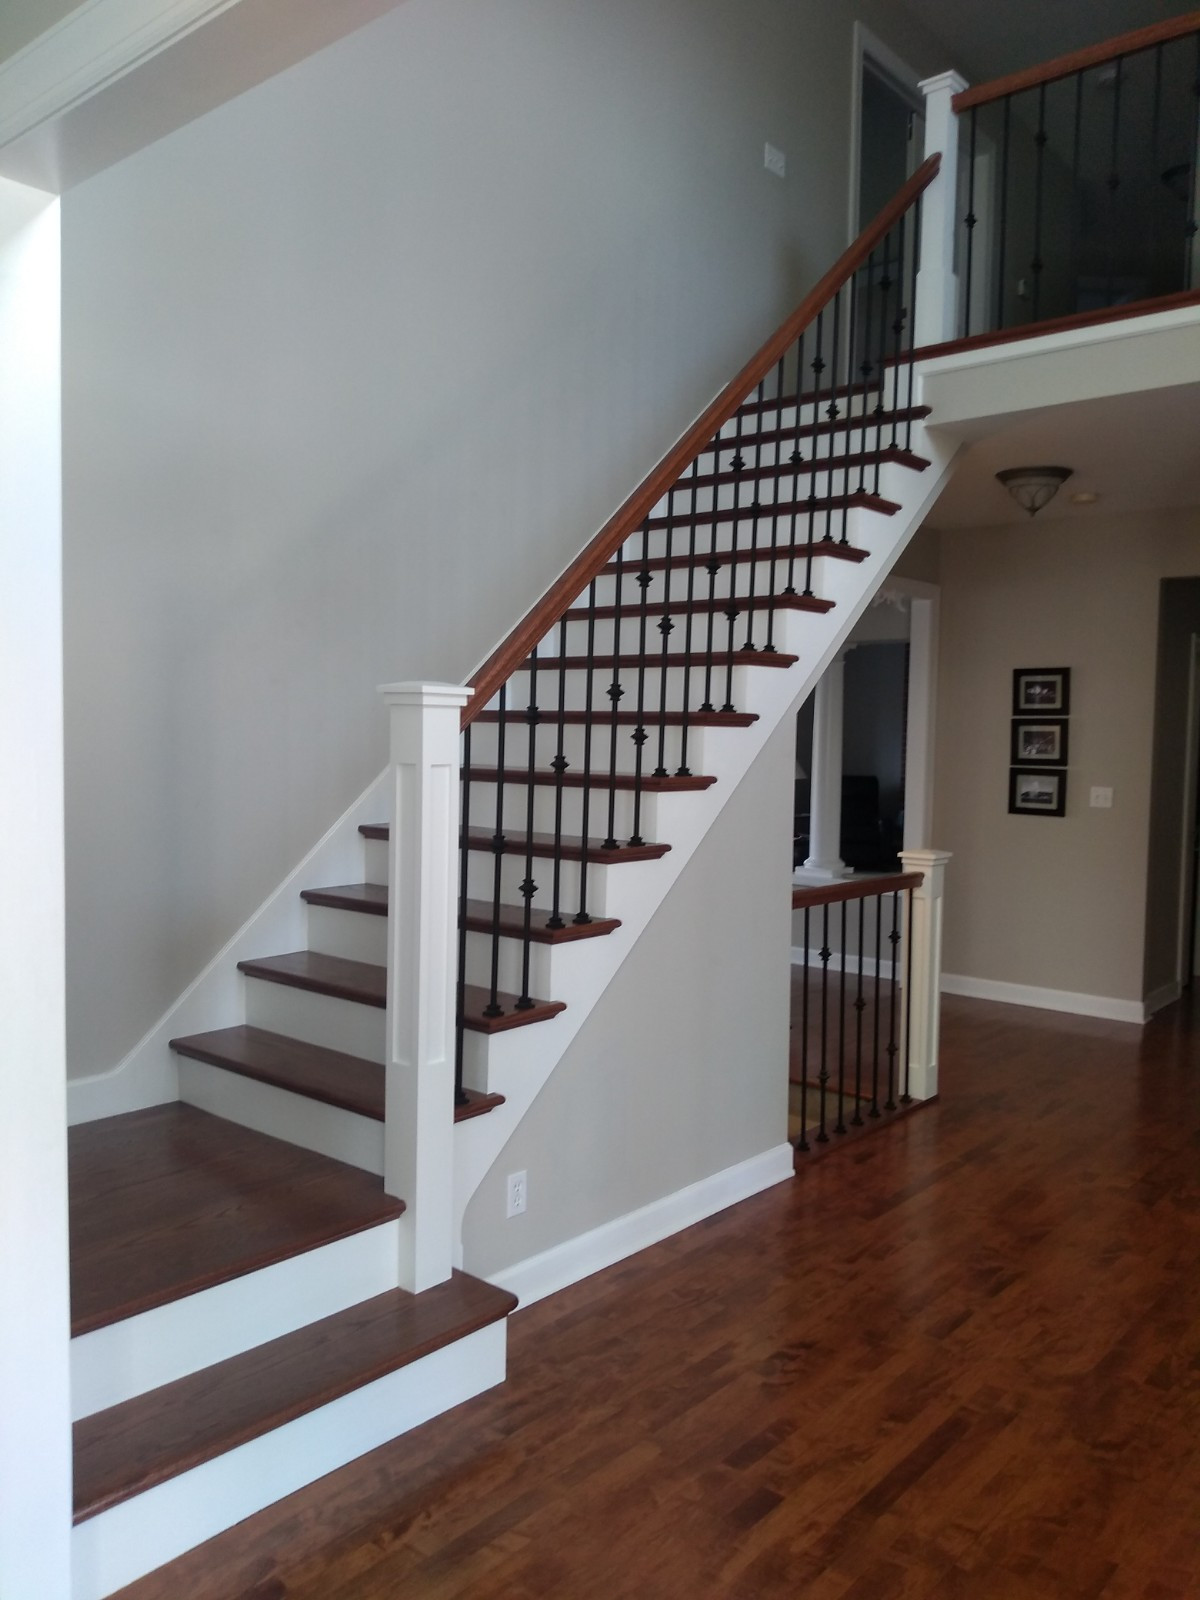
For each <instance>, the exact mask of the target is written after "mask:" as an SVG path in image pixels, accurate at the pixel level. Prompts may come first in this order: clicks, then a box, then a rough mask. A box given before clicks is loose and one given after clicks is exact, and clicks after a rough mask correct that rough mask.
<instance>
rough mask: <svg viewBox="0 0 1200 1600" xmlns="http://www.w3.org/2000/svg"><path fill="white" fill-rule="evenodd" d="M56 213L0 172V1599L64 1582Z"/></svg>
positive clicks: (66, 1470)
mask: <svg viewBox="0 0 1200 1600" xmlns="http://www.w3.org/2000/svg"><path fill="white" fill-rule="evenodd" d="M60 415H61V412H60V389H59V210H58V202H57V201H50V200H49V199H48V197H47V196H46V195H44V194H40V193H38V192H36V191H34V190H31V189H26V188H24V187H23V186H22V185H20V184H15V183H12V182H10V181H9V180H7V179H0V750H3V752H4V757H3V759H4V780H3V782H2V783H0V881H3V883H4V893H3V895H0V1019H2V1025H3V1038H2V1042H0V1083H2V1084H3V1089H4V1112H3V1115H2V1116H0V1219H2V1221H0V1284H3V1286H4V1289H3V1300H4V1307H5V1310H4V1313H3V1315H0V1419H2V1420H0V1595H3V1596H4V1597H5V1600H8V1597H9V1596H11V1597H12V1600H22V1597H24V1596H27V1595H28V1596H31V1597H32V1596H37V1600H67V1597H68V1595H69V1593H70V1542H69V1541H70V1533H71V1423H70V1395H69V1366H68V1361H69V1356H68V1348H69V1340H70V1323H69V1310H68V1291H67V1146H66V1133H67V1117H66V1047H65V1027H64V1017H65V1010H64V984H65V979H64V968H63V948H64V932H63V800H62V781H63V770H62V769H63V747H62V589H61V574H62V561H61V558H62V516H61V500H60V468H61V424H60Z"/></svg>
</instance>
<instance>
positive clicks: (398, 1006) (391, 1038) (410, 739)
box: [379, 683, 471, 1294]
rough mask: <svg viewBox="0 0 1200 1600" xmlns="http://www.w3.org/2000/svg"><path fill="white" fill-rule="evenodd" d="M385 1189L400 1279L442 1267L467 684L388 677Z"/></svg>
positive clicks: (449, 1244)
mask: <svg viewBox="0 0 1200 1600" xmlns="http://www.w3.org/2000/svg"><path fill="white" fill-rule="evenodd" d="M379 692H380V694H382V695H383V698H384V700H385V701H386V703H387V706H388V712H389V716H390V720H391V756H390V763H391V774H392V782H391V796H390V801H389V804H390V815H389V817H388V824H389V828H390V834H391V842H390V845H389V848H388V996H387V1055H386V1073H387V1077H386V1101H385V1112H386V1121H385V1124H384V1180H383V1181H384V1188H385V1189H386V1190H387V1192H388V1193H389V1194H394V1195H398V1196H399V1197H400V1198H401V1199H402V1200H403V1201H404V1202H405V1206H406V1210H405V1213H404V1216H403V1217H402V1218H401V1222H400V1229H401V1233H400V1236H401V1259H400V1285H401V1287H402V1288H405V1289H408V1290H410V1291H412V1292H413V1293H414V1294H416V1293H419V1292H420V1290H422V1289H428V1288H431V1287H432V1286H433V1285H434V1284H435V1283H442V1282H443V1281H444V1280H445V1279H446V1278H448V1277H449V1276H450V1270H451V1266H452V1262H453V1253H454V1006H455V990H456V986H457V961H458V930H457V914H456V913H457V905H458V833H459V827H458V819H459V761H460V756H459V750H460V731H459V728H460V719H461V713H462V708H463V706H465V705H466V703H467V701H468V699H469V698H470V695H471V690H470V689H465V688H462V687H460V686H459V685H458V684H447V683H391V684H385V685H383V687H381V689H380V691H379Z"/></svg>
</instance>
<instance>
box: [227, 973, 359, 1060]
mask: <svg viewBox="0 0 1200 1600" xmlns="http://www.w3.org/2000/svg"><path fill="white" fill-rule="evenodd" d="M246 1021H247V1022H248V1023H249V1025H250V1026H251V1027H252V1028H266V1029H268V1030H269V1031H270V1032H271V1033H283V1034H286V1035H287V1036H288V1037H289V1038H291V1039H304V1040H306V1041H307V1042H308V1043H309V1044H319V1045H324V1046H325V1048H326V1049H327V1050H344V1051H345V1052H346V1054H347V1055H351V1056H362V1057H363V1058H364V1059H365V1060H367V1061H382V1060H383V1059H384V1035H385V1027H384V1014H383V1009H382V1007H380V1006H368V1005H360V1004H358V1002H357V1001H354V1000H338V999H335V998H334V996H333V995H327V994H314V993H313V992H312V991H311V990H309V989H295V988H292V987H291V986H290V985H288V984H282V983H269V982H267V981H266V980H265V979H261V978H249V977H248V978H247V979H246Z"/></svg>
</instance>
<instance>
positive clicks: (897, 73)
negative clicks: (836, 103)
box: [846, 22, 925, 244]
mask: <svg viewBox="0 0 1200 1600" xmlns="http://www.w3.org/2000/svg"><path fill="white" fill-rule="evenodd" d="M868 61H869V62H870V63H871V66H872V68H873V69H874V70H875V72H876V73H877V74H878V75H879V76H880V77H881V78H886V79H887V80H888V82H889V83H891V84H892V85H893V87H894V88H895V89H896V90H897V91H898V92H899V93H900V94H901V95H903V96H904V97H905V98H906V99H909V100H911V101H912V108H913V110H914V111H915V112H916V113H917V114H918V115H919V116H921V117H924V115H925V109H924V108H925V97H924V96H923V95H922V93H921V90H920V78H919V76H918V74H917V73H916V72H914V71H913V69H912V68H911V67H910V66H909V64H908V62H907V61H904V60H902V59H901V57H900V56H898V55H897V54H896V52H895V51H894V50H893V49H892V48H891V46H890V45H886V44H884V42H883V40H882V39H880V38H879V37H878V36H877V35H876V34H874V33H872V32H871V30H870V28H867V27H865V26H864V25H863V24H862V23H861V22H856V23H855V24H854V42H853V46H852V49H851V63H850V195H849V210H848V213H847V233H846V238H847V243H849V244H853V242H854V241H855V239H857V238H858V236H859V234H860V233H861V232H862V228H863V224H864V222H866V221H869V220H870V218H860V217H859V214H858V188H859V180H860V179H861V177H862V75H863V65H864V63H865V62H868ZM919 142H920V143H923V141H919Z"/></svg>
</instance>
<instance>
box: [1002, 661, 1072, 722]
mask: <svg viewBox="0 0 1200 1600" xmlns="http://www.w3.org/2000/svg"><path fill="white" fill-rule="evenodd" d="M1070 709H1071V669H1070V667H1017V669H1016V670H1015V671H1014V673H1013V716H1014V717H1027V716H1030V715H1033V716H1038V715H1039V714H1040V715H1045V716H1059V717H1065V716H1066V714H1067V712H1068V711H1069V710H1070Z"/></svg>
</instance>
